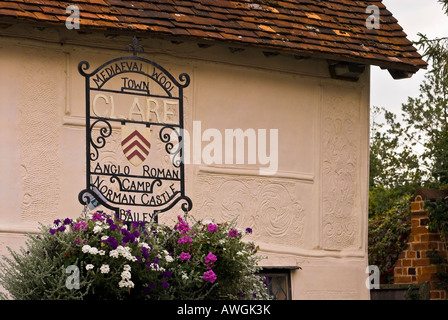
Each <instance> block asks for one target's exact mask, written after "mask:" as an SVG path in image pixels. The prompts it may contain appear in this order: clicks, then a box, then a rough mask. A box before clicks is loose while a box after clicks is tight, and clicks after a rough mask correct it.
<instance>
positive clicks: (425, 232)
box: [394, 195, 448, 300]
mask: <svg viewBox="0 0 448 320" xmlns="http://www.w3.org/2000/svg"><path fill="white" fill-rule="evenodd" d="M423 196H424V195H423ZM428 223H429V216H428V212H427V211H426V210H425V209H424V200H423V197H422V195H417V196H415V198H414V201H413V202H412V203H411V234H410V236H409V241H408V245H407V247H406V249H405V250H404V251H403V252H402V253H401V254H400V256H399V259H398V260H397V262H396V264H395V268H394V283H395V284H418V283H421V282H424V281H428V282H429V288H430V299H431V300H444V299H447V297H448V296H447V293H446V292H445V290H442V289H438V288H437V286H436V282H438V281H439V279H438V277H437V275H436V274H437V272H440V271H441V266H439V265H437V264H432V263H431V259H430V258H429V257H428V256H427V251H431V250H432V249H434V250H436V251H437V253H438V254H439V255H441V256H443V257H445V258H447V256H448V252H447V246H446V243H445V242H444V241H442V239H441V237H440V234H439V233H437V232H431V231H430V230H429V229H428Z"/></svg>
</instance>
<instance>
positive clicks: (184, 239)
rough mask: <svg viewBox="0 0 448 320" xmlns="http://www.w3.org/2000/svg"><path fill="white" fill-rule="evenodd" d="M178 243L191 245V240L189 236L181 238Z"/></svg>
mask: <svg viewBox="0 0 448 320" xmlns="http://www.w3.org/2000/svg"><path fill="white" fill-rule="evenodd" d="M177 243H180V244H182V243H191V238H190V237H189V236H185V237H181V238H179V240H177Z"/></svg>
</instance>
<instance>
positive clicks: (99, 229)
mask: <svg viewBox="0 0 448 320" xmlns="http://www.w3.org/2000/svg"><path fill="white" fill-rule="evenodd" d="M101 231H103V228H101V227H100V226H95V227H94V228H93V233H99V232H101Z"/></svg>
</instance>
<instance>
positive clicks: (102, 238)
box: [101, 236, 109, 241]
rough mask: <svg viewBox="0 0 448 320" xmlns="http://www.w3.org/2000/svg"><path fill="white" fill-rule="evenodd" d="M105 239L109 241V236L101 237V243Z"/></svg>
mask: <svg viewBox="0 0 448 320" xmlns="http://www.w3.org/2000/svg"><path fill="white" fill-rule="evenodd" d="M107 239H109V236H102V237H101V241H106V240H107Z"/></svg>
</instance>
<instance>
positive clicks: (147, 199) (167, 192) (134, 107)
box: [78, 37, 193, 222]
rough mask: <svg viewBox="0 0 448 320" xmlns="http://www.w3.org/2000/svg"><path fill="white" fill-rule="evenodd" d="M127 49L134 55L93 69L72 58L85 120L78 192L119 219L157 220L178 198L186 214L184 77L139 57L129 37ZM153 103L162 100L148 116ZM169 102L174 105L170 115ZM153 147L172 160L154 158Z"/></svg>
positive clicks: (188, 206)
mask: <svg viewBox="0 0 448 320" xmlns="http://www.w3.org/2000/svg"><path fill="white" fill-rule="evenodd" d="M130 48H131V49H132V51H133V55H132V56H124V57H119V58H115V59H112V60H109V61H107V62H105V63H104V64H102V65H101V66H99V67H98V68H96V69H95V70H93V71H92V72H87V70H88V69H89V68H90V64H89V62H87V61H81V62H80V63H79V64H78V71H79V73H80V74H81V75H82V76H83V77H84V78H85V120H86V128H85V134H86V146H85V147H86V177H85V178H86V182H85V186H86V187H85V189H84V190H82V191H81V192H80V193H79V195H78V199H79V202H80V203H81V204H83V205H84V206H85V207H87V206H89V207H96V206H98V205H102V206H104V207H105V208H107V209H110V210H112V211H114V212H115V213H116V214H117V216H119V217H120V218H122V219H123V220H127V221H129V220H131V221H145V222H146V221H147V219H150V220H152V221H154V222H157V221H158V214H160V213H162V212H166V211H168V210H170V209H172V208H174V207H175V205H177V204H178V203H179V202H181V203H180V205H181V209H182V211H183V212H184V213H185V214H186V213H188V212H189V211H190V210H191V208H192V206H193V204H192V201H191V199H190V198H189V197H188V196H186V194H185V166H184V161H183V160H184V159H183V156H184V139H183V134H184V115H183V107H184V98H183V90H184V88H186V87H187V86H188V85H189V83H190V77H189V75H188V74H186V73H182V74H180V75H179V80H177V79H176V78H175V77H174V76H173V75H171V74H170V73H169V72H168V71H167V70H166V69H164V68H163V67H162V66H160V65H158V64H157V63H155V62H153V61H150V60H148V59H145V58H142V57H139V56H137V52H142V51H143V50H142V48H141V47H140V46H137V40H136V38H135V37H134V40H133V44H132V45H130ZM140 99H142V100H140ZM139 101H140V102H139ZM141 101H143V103H142V102H141ZM145 101H146V107H147V108H148V110H146V112H143V111H142V110H143V109H144V107H145ZM151 104H156V105H158V106H159V105H160V106H162V108H161V109H164V110H165V112H166V113H165V117H162V116H158V115H157V116H156V117H155V119H154V114H151V113H150V112H149V105H151ZM98 105H101V107H98ZM141 105H143V108H142V107H141ZM123 106H130V108H128V109H126V111H128V114H129V116H123V115H118V111H117V110H118V109H119V108H121V110H122V111H123ZM167 106H169V107H170V108H171V109H172V110H173V111H172V112H170V113H169V114H168V112H167V111H166V110H167ZM163 107H164V108H163ZM100 109H101V110H100ZM167 115H169V117H168V116H167ZM153 145H156V147H154V146H153ZM157 146H158V148H157ZM157 149H159V151H160V150H162V152H163V153H164V155H163V157H165V159H166V155H169V157H170V160H168V161H164V162H161V161H158V162H157V161H154V159H156V158H157V157H158V156H157V155H154V153H156V154H157V152H156V150H157ZM162 152H159V155H160V153H162ZM155 162H157V163H155ZM161 163H162V166H160V164H161ZM156 164H158V165H159V166H157V165H156Z"/></svg>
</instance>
